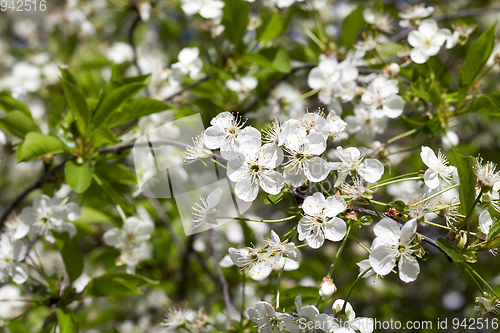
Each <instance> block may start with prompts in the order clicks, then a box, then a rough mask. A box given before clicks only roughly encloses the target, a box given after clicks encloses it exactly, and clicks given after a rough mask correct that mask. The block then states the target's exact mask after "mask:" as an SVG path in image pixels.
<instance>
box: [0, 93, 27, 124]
mask: <svg viewBox="0 0 500 333" xmlns="http://www.w3.org/2000/svg"><path fill="white" fill-rule="evenodd" d="M0 109H2V110H4V111H5V112H11V111H14V110H19V111H21V112H23V113H24V114H26V115H27V116H29V117H30V118H31V112H30V110H29V109H28V107H27V106H26V105H25V104H24V103H22V102H20V101H18V100H17V99H15V98H14V97H12V96H11V95H10V94H8V93H6V92H0Z"/></svg>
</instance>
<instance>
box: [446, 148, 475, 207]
mask: <svg viewBox="0 0 500 333" xmlns="http://www.w3.org/2000/svg"><path fill="white" fill-rule="evenodd" d="M451 156H452V160H451V162H452V164H453V165H455V166H456V167H457V171H458V178H459V180H460V187H459V193H460V203H461V209H462V213H463V214H468V213H469V212H470V211H471V210H472V209H473V207H474V201H476V175H475V174H474V172H473V171H472V167H473V166H474V165H475V164H476V159H475V158H474V157H472V156H462V155H460V154H459V153H458V151H457V150H456V149H453V150H452V155H451Z"/></svg>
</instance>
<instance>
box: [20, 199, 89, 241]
mask: <svg viewBox="0 0 500 333" xmlns="http://www.w3.org/2000/svg"><path fill="white" fill-rule="evenodd" d="M61 203H62V199H58V198H53V199H51V198H50V197H48V196H47V195H45V194H42V195H40V196H38V197H36V198H35V199H34V200H33V206H32V207H25V208H23V210H22V221H23V224H24V225H23V226H20V227H19V229H18V231H17V232H16V234H15V237H16V238H17V239H20V238H22V237H24V236H26V235H27V234H28V232H29V230H30V228H33V230H34V231H35V232H36V233H37V234H38V235H40V236H44V237H45V239H46V240H47V241H48V242H51V243H54V242H55V238H54V236H52V234H51V232H50V231H51V230H54V231H56V232H67V233H68V234H69V237H70V238H73V237H74V236H75V235H76V233H77V230H76V227H75V225H74V224H73V223H71V222H70V221H75V220H77V219H78V218H79V217H80V213H81V210H80V207H79V206H78V205H77V204H76V203H73V202H70V203H67V204H65V205H61Z"/></svg>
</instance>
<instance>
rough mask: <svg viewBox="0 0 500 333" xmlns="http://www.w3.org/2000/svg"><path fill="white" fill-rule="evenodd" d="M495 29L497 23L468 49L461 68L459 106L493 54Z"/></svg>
mask: <svg viewBox="0 0 500 333" xmlns="http://www.w3.org/2000/svg"><path fill="white" fill-rule="evenodd" d="M495 27H496V22H495V23H494V24H493V25H492V26H491V27H490V28H489V29H488V30H487V31H485V32H484V33H483V34H482V35H481V36H479V38H478V39H477V40H476V41H474V43H472V44H471V45H470V46H469V48H468V49H467V54H466V55H465V60H464V64H463V66H462V67H460V83H459V89H458V91H459V92H458V103H457V104H458V106H460V105H461V104H462V103H463V101H464V100H465V96H466V95H467V92H468V91H469V88H470V87H471V86H472V84H473V83H474V81H475V80H476V78H477V77H478V75H479V73H481V71H482V70H483V68H484V65H486V61H487V60H488V58H489V57H490V55H491V52H493V46H494V45H495Z"/></svg>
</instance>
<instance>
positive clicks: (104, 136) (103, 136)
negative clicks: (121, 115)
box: [93, 126, 121, 147]
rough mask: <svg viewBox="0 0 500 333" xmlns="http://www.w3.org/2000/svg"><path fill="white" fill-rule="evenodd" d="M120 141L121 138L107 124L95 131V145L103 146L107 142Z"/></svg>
mask: <svg viewBox="0 0 500 333" xmlns="http://www.w3.org/2000/svg"><path fill="white" fill-rule="evenodd" d="M120 142H121V140H120V139H118V138H117V137H116V136H115V135H114V134H113V132H111V130H110V129H109V127H107V126H102V127H101V128H98V129H96V130H95V132H94V137H93V144H94V147H101V146H103V145H105V144H115V143H120Z"/></svg>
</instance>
